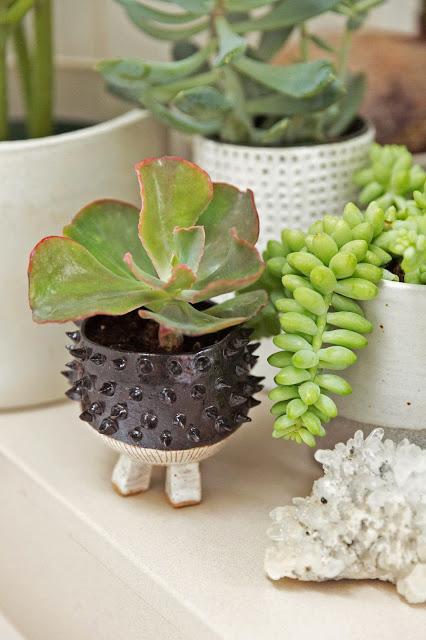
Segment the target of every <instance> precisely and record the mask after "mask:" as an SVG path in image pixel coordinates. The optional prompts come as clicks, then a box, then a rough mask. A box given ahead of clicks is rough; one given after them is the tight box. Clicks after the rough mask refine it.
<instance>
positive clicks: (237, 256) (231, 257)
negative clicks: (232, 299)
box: [182, 227, 264, 302]
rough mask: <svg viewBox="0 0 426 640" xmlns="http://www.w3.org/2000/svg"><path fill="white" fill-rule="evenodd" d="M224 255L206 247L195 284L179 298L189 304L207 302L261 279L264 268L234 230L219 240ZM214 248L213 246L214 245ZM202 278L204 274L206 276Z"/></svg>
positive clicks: (256, 253)
mask: <svg viewBox="0 0 426 640" xmlns="http://www.w3.org/2000/svg"><path fill="white" fill-rule="evenodd" d="M222 242H223V245H224V246H225V247H226V249H227V252H226V254H225V255H224V254H223V253H222V251H221V252H220V254H219V253H217V252H216V253H215V249H216V250H217V245H216V247H211V246H210V245H209V243H208V242H207V243H206V251H205V253H204V256H203V258H202V260H201V263H200V267H199V270H198V279H197V282H196V283H195V284H194V286H193V287H192V289H191V291H188V292H183V293H182V296H183V297H184V298H185V299H186V300H188V301H190V302H199V301H201V300H207V299H209V298H211V297H213V296H217V295H220V294H222V293H228V292H231V291H235V290H236V289H241V288H243V287H247V286H249V285H250V284H252V283H253V282H256V280H258V279H259V278H260V276H261V275H262V272H263V270H264V264H263V262H262V259H261V257H260V254H259V252H258V251H257V249H256V248H255V247H254V245H252V244H250V243H249V242H247V240H242V239H241V238H240V237H239V236H238V235H237V231H236V229H235V227H233V228H232V229H231V230H230V231H228V237H226V236H223V237H222ZM215 244H216V243H215ZM207 272H208V275H206V276H205V277H203V274H205V273H207Z"/></svg>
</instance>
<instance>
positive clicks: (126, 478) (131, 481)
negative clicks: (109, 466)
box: [111, 455, 152, 496]
mask: <svg viewBox="0 0 426 640" xmlns="http://www.w3.org/2000/svg"><path fill="white" fill-rule="evenodd" d="M151 471H152V466H151V465H150V464H146V463H144V462H137V461H135V460H131V459H130V458H128V457H127V456H125V455H121V456H120V457H119V459H118V462H117V464H116V465H115V467H114V471H113V472H112V478H111V481H112V486H113V488H114V490H115V491H116V492H117V493H118V494H119V495H120V496H134V495H136V494H137V493H141V492H142V491H146V490H147V489H149V483H150V480H151Z"/></svg>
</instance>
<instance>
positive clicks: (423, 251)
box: [355, 144, 426, 284]
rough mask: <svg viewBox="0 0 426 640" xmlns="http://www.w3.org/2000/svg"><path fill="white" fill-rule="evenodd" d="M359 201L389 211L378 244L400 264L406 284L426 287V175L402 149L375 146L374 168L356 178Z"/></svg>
mask: <svg viewBox="0 0 426 640" xmlns="http://www.w3.org/2000/svg"><path fill="white" fill-rule="evenodd" d="M355 182H356V184H357V185H358V186H359V187H361V188H362V190H361V193H360V197H359V200H360V202H361V203H362V204H366V203H368V202H370V201H371V200H373V199H375V202H376V203H377V204H378V205H379V206H381V207H382V208H383V209H384V210H385V226H384V230H383V233H381V234H380V235H379V236H378V237H377V238H376V240H375V244H376V245H377V246H378V247H381V248H382V249H385V250H386V251H387V252H388V253H390V254H391V256H392V257H393V258H394V259H395V260H397V261H398V263H399V265H400V268H401V269H402V271H403V274H404V282H408V283H412V284H426V172H425V171H424V169H423V168H422V167H421V166H420V165H418V164H414V162H413V156H412V155H411V154H410V153H409V151H408V150H407V149H406V148H405V147H403V146H398V145H387V146H383V147H381V146H380V145H377V144H376V145H372V148H371V151H370V165H369V166H368V167H366V168H365V169H362V170H361V171H359V172H358V173H357V174H356V175H355Z"/></svg>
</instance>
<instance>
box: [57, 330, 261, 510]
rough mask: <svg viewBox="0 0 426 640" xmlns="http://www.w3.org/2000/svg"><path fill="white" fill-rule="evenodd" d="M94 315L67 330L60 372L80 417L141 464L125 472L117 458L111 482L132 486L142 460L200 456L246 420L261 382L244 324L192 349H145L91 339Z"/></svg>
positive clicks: (179, 461) (169, 461) (183, 460)
mask: <svg viewBox="0 0 426 640" xmlns="http://www.w3.org/2000/svg"><path fill="white" fill-rule="evenodd" d="M93 322H96V318H92V319H88V320H85V321H84V322H83V323H82V324H81V326H80V328H79V330H76V331H73V332H68V333H67V335H68V337H69V338H70V339H71V341H72V344H71V345H69V346H68V350H69V352H70V354H71V355H72V356H73V358H74V359H73V360H72V361H71V362H69V363H68V364H67V367H68V371H64V372H63V373H64V375H66V377H67V378H68V379H69V381H70V382H71V384H72V387H71V388H70V389H69V390H68V391H67V396H68V397H69V398H71V399H73V400H78V401H79V402H80V403H81V409H82V412H81V414H80V418H81V419H82V420H83V421H85V422H87V423H88V424H89V425H90V426H91V427H92V428H93V430H94V431H95V432H96V433H97V434H99V435H100V436H102V438H103V440H104V441H105V442H106V443H107V444H108V445H109V446H110V447H112V448H114V449H115V450H117V451H118V452H120V453H121V454H122V457H123V456H125V457H126V458H128V459H130V460H133V462H134V463H135V464H136V465H137V464H138V465H139V471H140V473H139V472H137V469H136V470H135V464H133V466H132V465H130V466H129V462H128V460H127V463H126V464H127V467H126V469H127V471H126V473H124V472H123V465H124V461H123V460H122V461H121V467H122V469H121V473H118V471H117V473H116V476H117V474H118V475H120V477H121V485H120V482H119V481H114V478H113V484H114V486H115V488H116V489H117V490H118V491H119V492H120V493H122V494H123V495H128V494H129V493H137V492H138V491H137V487H138V483H137V482H136V484H135V482H133V483H130V485H131V487H130V485H129V477H130V476H131V475H133V479H134V477H135V476H136V475H138V473H139V475H141V474H142V475H143V474H145V475H146V466H152V465H165V466H168V465H188V464H189V463H195V462H198V461H200V460H202V459H204V458H207V457H209V456H210V455H212V454H213V453H216V451H217V450H218V449H219V448H221V447H222V446H223V444H224V443H225V440H226V438H228V437H229V436H230V435H232V434H233V433H234V432H235V431H236V430H237V429H238V428H239V427H240V426H241V425H242V424H243V423H245V422H249V421H250V418H249V416H248V412H249V410H250V408H251V407H252V406H255V405H256V404H258V403H259V401H258V400H256V399H255V398H254V397H253V394H255V393H257V392H258V391H260V390H261V388H262V386H261V385H260V381H261V378H258V377H255V376H252V375H250V371H251V369H252V367H253V366H254V364H255V363H256V360H257V357H256V356H255V355H253V352H254V351H255V350H256V349H257V347H258V343H250V342H249V336H250V330H247V329H245V328H242V327H237V328H235V329H231V330H227V331H222V332H220V334H217V339H216V340H214V339H212V343H211V344H210V345H208V346H205V347H203V348H201V349H199V350H197V351H194V352H192V353H179V354H168V353H143V352H139V351H125V350H121V349H117V348H110V347H107V346H103V345H101V344H97V343H96V342H94V341H93V340H92V339H91V338H90V336H91V334H92V331H91V324H92V323H93ZM144 467H145V468H144ZM124 476H126V478H124ZM142 484H144V483H143V482H142ZM143 488H147V487H145V486H144V487H143ZM139 490H141V489H139ZM166 490H167V489H166ZM168 493H169V498H170V500H171V501H172V503H174V502H175V501H174V500H173V496H171V495H170V492H168ZM195 502H199V499H195V498H194V499H190V500H185V503H186V504H193V503H195ZM175 506H180V504H179V505H177V504H175Z"/></svg>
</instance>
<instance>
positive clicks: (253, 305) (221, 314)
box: [205, 289, 268, 320]
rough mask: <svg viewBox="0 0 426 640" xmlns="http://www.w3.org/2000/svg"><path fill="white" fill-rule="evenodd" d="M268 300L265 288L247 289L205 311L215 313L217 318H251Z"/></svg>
mask: <svg viewBox="0 0 426 640" xmlns="http://www.w3.org/2000/svg"><path fill="white" fill-rule="evenodd" d="M267 302H268V295H267V293H266V291H264V290H263V289H255V290H254V291H246V292H244V293H240V294H239V295H238V296H235V297H234V298H231V299H230V300H225V302H221V303H220V304H215V305H213V306H211V307H209V308H208V309H206V311H205V313H207V314H208V315H213V316H215V317H217V318H234V317H240V318H245V319H246V320H249V319H250V318H253V317H254V316H255V315H257V314H258V313H259V311H260V310H261V309H262V307H264V306H265V305H266V304H267Z"/></svg>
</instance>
